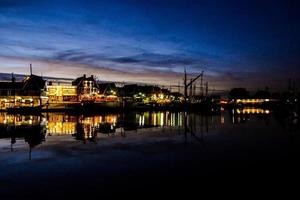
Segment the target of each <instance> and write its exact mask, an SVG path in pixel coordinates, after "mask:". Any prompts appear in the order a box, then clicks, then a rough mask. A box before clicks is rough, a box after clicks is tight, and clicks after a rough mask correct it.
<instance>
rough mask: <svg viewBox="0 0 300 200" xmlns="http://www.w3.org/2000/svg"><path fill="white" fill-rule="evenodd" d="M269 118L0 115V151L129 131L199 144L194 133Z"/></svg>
mask: <svg viewBox="0 0 300 200" xmlns="http://www.w3.org/2000/svg"><path fill="white" fill-rule="evenodd" d="M271 115H272V111H270V110H267V109H261V108H244V109H234V110H228V111H227V110H225V111H224V112H222V113H220V114H217V115H201V114H195V113H190V114H185V113H184V112H169V111H162V112H157V111H155V112H154V111H153V112H130V113H117V114H116V113H114V114H111V113H107V114H99V115H93V116H86V115H71V114H66V113H42V114H41V115H20V114H14V115H13V114H8V113H0V150H1V151H3V149H6V150H11V151H12V150H14V148H16V147H18V145H20V144H24V142H25V144H26V143H27V144H28V145H29V147H30V148H33V147H35V146H37V145H39V144H41V143H43V142H47V138H48V139H49V138H50V137H52V136H57V137H56V138H57V140H59V138H60V136H68V137H70V138H72V139H73V140H80V141H83V143H86V142H96V141H97V140H98V139H101V138H102V137H110V136H121V137H125V136H126V134H130V132H131V131H137V130H138V131H143V130H147V128H155V129H158V130H159V129H162V128H165V127H170V128H172V127H173V128H177V130H178V133H179V134H180V133H183V132H184V131H186V132H187V131H189V132H190V133H191V134H195V135H194V136H195V138H196V139H197V140H200V139H199V138H197V136H196V135H197V134H198V133H201V134H202V133H203V132H208V131H209V130H211V129H214V128H222V126H224V125H228V124H229V125H232V124H237V123H246V122H247V121H251V120H252V121H257V120H265V121H268V120H269V118H270V116H271ZM185 116H186V117H185ZM185 125H186V126H185Z"/></svg>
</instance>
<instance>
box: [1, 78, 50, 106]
mask: <svg viewBox="0 0 300 200" xmlns="http://www.w3.org/2000/svg"><path fill="white" fill-rule="evenodd" d="M44 87H45V81H44V80H43V78H42V77H39V76H36V75H30V76H27V77H26V78H25V79H24V80H23V81H19V82H17V81H16V80H15V78H14V76H13V75H12V79H11V81H8V82H0V107H1V109H5V108H8V107H23V106H26V107H27V106H40V105H41V104H42V99H41V95H42V93H43V89H44Z"/></svg>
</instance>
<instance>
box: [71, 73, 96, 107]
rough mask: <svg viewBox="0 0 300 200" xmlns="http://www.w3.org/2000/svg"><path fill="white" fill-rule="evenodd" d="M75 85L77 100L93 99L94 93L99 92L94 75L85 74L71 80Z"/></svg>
mask: <svg viewBox="0 0 300 200" xmlns="http://www.w3.org/2000/svg"><path fill="white" fill-rule="evenodd" d="M72 85H73V86H76V87H77V94H78V100H79V101H92V102H94V101H95V97H96V95H97V94H98V93H99V86H98V84H97V81H96V80H95V78H94V76H93V75H91V76H90V77H87V76H86V75H85V74H84V75H83V76H81V77H79V78H77V79H75V80H74V81H73V82H72Z"/></svg>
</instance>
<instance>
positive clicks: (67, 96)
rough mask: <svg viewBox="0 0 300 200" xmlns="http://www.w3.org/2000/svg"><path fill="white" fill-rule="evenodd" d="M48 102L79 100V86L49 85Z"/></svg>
mask: <svg viewBox="0 0 300 200" xmlns="http://www.w3.org/2000/svg"><path fill="white" fill-rule="evenodd" d="M47 97H48V99H49V101H48V103H68V102H77V101H78V96H77V87H76V86H73V85H53V83H51V82H50V83H49V85H47Z"/></svg>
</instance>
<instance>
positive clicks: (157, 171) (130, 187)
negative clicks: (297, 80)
mask: <svg viewBox="0 0 300 200" xmlns="http://www.w3.org/2000/svg"><path fill="white" fill-rule="evenodd" d="M280 116H281V115H280V113H279V114H277V113H273V112H272V110H264V109H255V108H247V109H241V110H225V111H223V112H222V113H221V114H218V115H210V116H209V115H201V114H196V113H183V112H167V111H163V112H142V113H136V112H132V113H118V114H115V113H111V114H109V113H103V114H99V115H93V116H84V115H70V114H65V113H43V114H42V115H39V116H30V115H27V116H24V115H9V114H7V113H0V199H20V198H25V199H27V198H31V199H32V198H35V199H46V198H49V199H53V198H62V197H64V198H66V197H84V198H88V197H93V196H95V195H96V197H97V198H96V199H100V198H101V197H104V196H108V197H110V196H113V195H116V194H123V195H125V194H127V195H134V194H138V193H143V194H144V195H151V194H152V195H153V194H158V193H165V194H167V195H169V196H176V195H177V193H183V194H184V195H188V194H196V195H199V194H202V193H203V192H207V191H212V193H210V194H214V193H218V192H217V191H220V189H224V188H226V191H227V192H229V193H230V192H231V191H232V190H231V189H234V188H235V189H236V190H237V188H239V190H240V188H242V189H246V190H248V192H255V191H258V190H263V191H266V187H268V186H272V189H273V190H274V188H277V187H278V188H281V190H282V189H283V188H284V187H285V186H288V187H289V190H291V191H293V188H294V186H296V185H295V184H293V183H294V181H296V182H298V180H299V169H300V168H299V164H298V160H299V155H300V153H299V152H300V151H299V149H300V148H299V144H300V140H299V139H300V136H299V134H300V133H299V122H298V121H297V119H294V118H286V117H285V118H283V117H280ZM252 182H254V184H252ZM290 184H291V185H290ZM227 188H228V189H227Z"/></svg>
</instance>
